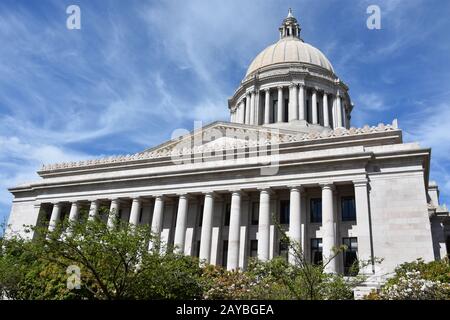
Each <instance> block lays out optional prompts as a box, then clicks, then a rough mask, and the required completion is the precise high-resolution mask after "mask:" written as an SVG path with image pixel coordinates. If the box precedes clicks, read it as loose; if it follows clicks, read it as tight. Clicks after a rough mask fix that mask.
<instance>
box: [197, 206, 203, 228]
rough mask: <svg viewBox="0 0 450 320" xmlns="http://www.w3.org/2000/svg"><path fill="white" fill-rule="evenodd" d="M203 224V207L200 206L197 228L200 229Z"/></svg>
mask: <svg viewBox="0 0 450 320" xmlns="http://www.w3.org/2000/svg"><path fill="white" fill-rule="evenodd" d="M202 224H203V205H201V206H200V213H199V215H198V226H199V227H201V226H202Z"/></svg>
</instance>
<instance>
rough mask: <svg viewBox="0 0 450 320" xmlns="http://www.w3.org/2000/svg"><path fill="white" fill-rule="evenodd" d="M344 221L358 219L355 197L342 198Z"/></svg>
mask: <svg viewBox="0 0 450 320" xmlns="http://www.w3.org/2000/svg"><path fill="white" fill-rule="evenodd" d="M341 212H342V221H356V208H355V198H354V197H342V198H341Z"/></svg>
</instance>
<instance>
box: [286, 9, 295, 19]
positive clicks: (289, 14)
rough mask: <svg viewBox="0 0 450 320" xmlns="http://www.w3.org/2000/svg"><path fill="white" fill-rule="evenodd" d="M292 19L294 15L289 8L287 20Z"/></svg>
mask: <svg viewBox="0 0 450 320" xmlns="http://www.w3.org/2000/svg"><path fill="white" fill-rule="evenodd" d="M293 17H294V15H293V14H292V9H291V8H289V10H288V15H287V18H293Z"/></svg>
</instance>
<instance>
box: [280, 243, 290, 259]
mask: <svg viewBox="0 0 450 320" xmlns="http://www.w3.org/2000/svg"><path fill="white" fill-rule="evenodd" d="M278 254H279V255H280V257H283V258H284V260H286V261H287V260H288V245H287V243H286V242H284V241H280V242H279V246H278Z"/></svg>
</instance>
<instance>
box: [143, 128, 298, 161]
mask: <svg viewBox="0 0 450 320" xmlns="http://www.w3.org/2000/svg"><path fill="white" fill-rule="evenodd" d="M297 134H298V132H294V131H292V132H291V131H290V130H280V129H278V128H269V127H262V126H251V125H244V124H238V123H226V122H214V123H212V124H210V125H207V126H204V127H202V128H198V129H196V130H194V131H192V132H190V133H188V134H185V135H182V136H180V137H178V138H176V139H172V140H169V141H166V142H164V143H162V144H160V145H158V146H156V147H153V148H149V149H146V150H144V151H143V152H141V153H140V154H149V153H151V154H172V153H173V152H176V153H185V152H187V151H189V153H190V152H192V151H193V152H196V151H199V152H202V151H204V150H218V149H227V148H228V147H230V148H231V147H236V146H238V147H242V146H248V145H250V146H251V145H256V144H261V143H264V141H267V144H270V143H271V142H272V143H273V141H274V140H276V141H278V142H281V141H289V140H293V139H295V136H296V135H297ZM188 149H190V150H188Z"/></svg>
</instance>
